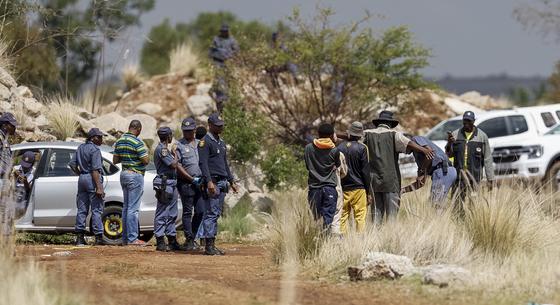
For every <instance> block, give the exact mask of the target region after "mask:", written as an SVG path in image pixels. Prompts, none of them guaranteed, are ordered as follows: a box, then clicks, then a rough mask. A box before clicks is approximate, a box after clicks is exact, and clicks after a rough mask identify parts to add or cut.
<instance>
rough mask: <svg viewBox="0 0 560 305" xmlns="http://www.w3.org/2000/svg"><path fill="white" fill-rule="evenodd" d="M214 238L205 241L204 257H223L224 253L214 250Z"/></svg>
mask: <svg viewBox="0 0 560 305" xmlns="http://www.w3.org/2000/svg"><path fill="white" fill-rule="evenodd" d="M215 240H216V239H215V238H207V239H206V246H205V250H204V254H205V255H224V254H225V253H224V251H222V250H220V249H218V248H216V246H215V245H214V242H215Z"/></svg>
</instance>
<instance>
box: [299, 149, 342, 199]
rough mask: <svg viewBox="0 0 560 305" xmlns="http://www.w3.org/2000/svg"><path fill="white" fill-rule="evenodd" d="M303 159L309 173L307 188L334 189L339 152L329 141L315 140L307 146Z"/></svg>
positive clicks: (338, 164)
mask: <svg viewBox="0 0 560 305" xmlns="http://www.w3.org/2000/svg"><path fill="white" fill-rule="evenodd" d="M304 159H305V167H306V168H307V170H308V172H309V176H308V179H307V183H308V185H309V188H321V187H323V186H332V187H336V185H337V180H338V179H337V176H336V169H337V167H339V166H340V152H339V151H338V149H337V148H336V146H335V145H334V143H333V142H332V141H331V140H330V139H315V140H314V141H313V143H309V144H307V146H306V147H305V157H304Z"/></svg>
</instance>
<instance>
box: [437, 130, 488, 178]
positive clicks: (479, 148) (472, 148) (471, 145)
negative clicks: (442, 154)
mask: <svg viewBox="0 0 560 305" xmlns="http://www.w3.org/2000/svg"><path fill="white" fill-rule="evenodd" d="M453 137H454V138H455V142H453V143H451V146H449V147H448V148H449V149H448V151H447V153H448V155H449V156H450V157H452V158H453V166H454V167H455V168H456V169H457V170H461V169H464V170H467V171H468V172H469V173H470V174H471V175H472V176H473V178H474V179H475V180H476V181H477V182H480V180H482V169H483V168H484V172H486V178H487V179H488V180H490V181H492V180H494V164H493V160H492V148H491V147H490V143H489V142H488V136H487V135H486V133H484V131H482V130H480V129H478V128H476V127H475V129H474V131H473V133H472V136H471V137H470V138H469V139H467V136H466V135H465V131H464V130H463V128H460V129H457V130H455V131H453ZM465 156H466V158H465ZM465 160H466V162H465Z"/></svg>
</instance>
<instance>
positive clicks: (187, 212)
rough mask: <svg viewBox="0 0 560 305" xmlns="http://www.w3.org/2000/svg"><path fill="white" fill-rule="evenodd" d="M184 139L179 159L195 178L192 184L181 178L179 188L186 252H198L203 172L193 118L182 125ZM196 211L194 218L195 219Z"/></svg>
mask: <svg viewBox="0 0 560 305" xmlns="http://www.w3.org/2000/svg"><path fill="white" fill-rule="evenodd" d="M181 129H182V130H183V138H182V139H181V140H179V143H180V144H182V145H179V146H178V147H177V157H178V158H179V160H181V166H182V167H183V168H184V169H185V170H186V171H187V173H188V174H189V175H190V176H191V177H193V181H192V182H188V181H186V180H185V179H182V178H181V177H179V180H178V182H179V183H178V188H179V195H180V196H181V203H182V205H183V231H184V232H185V239H186V240H185V250H187V251H193V250H198V248H199V247H198V245H197V244H196V242H195V236H196V232H197V231H198V227H199V226H200V222H202V216H203V215H204V201H203V200H202V196H201V194H202V193H201V190H200V182H201V181H202V179H201V176H202V172H201V171H200V166H199V164H198V143H199V140H197V139H196V138H195V129H196V123H195V121H194V119H193V118H186V119H184V120H183V122H182V124H181ZM193 210H194V217H193Z"/></svg>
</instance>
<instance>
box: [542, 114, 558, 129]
mask: <svg viewBox="0 0 560 305" xmlns="http://www.w3.org/2000/svg"><path fill="white" fill-rule="evenodd" d="M541 118H542V120H543V122H544V126H546V127H552V126H554V125H555V124H556V120H555V119H554V116H552V113H550V112H541Z"/></svg>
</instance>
